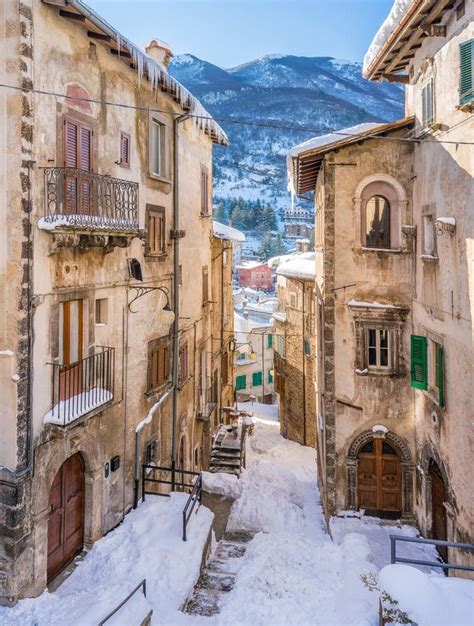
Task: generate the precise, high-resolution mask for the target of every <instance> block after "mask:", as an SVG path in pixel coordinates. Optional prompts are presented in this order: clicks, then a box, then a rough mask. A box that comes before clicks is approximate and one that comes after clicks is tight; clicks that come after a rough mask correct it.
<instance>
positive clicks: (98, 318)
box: [94, 298, 109, 326]
mask: <svg viewBox="0 0 474 626" xmlns="http://www.w3.org/2000/svg"><path fill="white" fill-rule="evenodd" d="M100 303H104V304H103V305H101V304H100ZM102 307H103V308H104V309H105V311H102ZM102 314H104V317H105V321H104V320H103V318H102ZM94 317H95V320H94V321H95V325H96V326H107V324H108V323H109V299H108V298H96V299H95V311H94Z"/></svg>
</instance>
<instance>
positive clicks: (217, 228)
mask: <svg viewBox="0 0 474 626" xmlns="http://www.w3.org/2000/svg"><path fill="white" fill-rule="evenodd" d="M212 228H213V230H214V237H218V238H219V239H228V240H229V241H239V242H241V241H245V235H244V233H242V232H240V230H237V228H233V227H232V226H227V224H221V223H220V222H216V220H213V222H212Z"/></svg>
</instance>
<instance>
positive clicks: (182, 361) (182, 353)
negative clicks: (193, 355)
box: [178, 341, 189, 385]
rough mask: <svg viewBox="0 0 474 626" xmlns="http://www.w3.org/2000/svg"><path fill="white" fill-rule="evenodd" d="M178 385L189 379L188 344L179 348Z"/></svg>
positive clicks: (183, 344)
mask: <svg viewBox="0 0 474 626" xmlns="http://www.w3.org/2000/svg"><path fill="white" fill-rule="evenodd" d="M178 376H179V384H180V385H183V384H184V383H185V382H186V381H187V380H188V378H189V365H188V342H187V341H186V342H185V343H182V344H181V345H180V346H179V374H178Z"/></svg>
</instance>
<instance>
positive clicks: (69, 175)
mask: <svg viewBox="0 0 474 626" xmlns="http://www.w3.org/2000/svg"><path fill="white" fill-rule="evenodd" d="M138 187H139V185H138V183H134V182H131V181H128V180H120V179H118V178H112V176H107V175H104V174H97V173H95V172H88V171H86V170H80V169H75V168H71V167H47V168H45V169H44V188H45V208H44V221H45V222H46V224H47V225H48V224H50V225H51V228H56V227H59V226H61V227H66V228H67V227H71V228H85V229H88V230H112V231H120V232H123V231H136V230H138Z"/></svg>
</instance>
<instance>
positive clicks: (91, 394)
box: [43, 387, 114, 426]
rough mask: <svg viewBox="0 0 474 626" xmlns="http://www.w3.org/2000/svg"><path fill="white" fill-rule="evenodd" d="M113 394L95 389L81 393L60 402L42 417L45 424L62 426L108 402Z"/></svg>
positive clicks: (105, 390) (98, 388)
mask: <svg viewBox="0 0 474 626" xmlns="http://www.w3.org/2000/svg"><path fill="white" fill-rule="evenodd" d="M113 397H114V396H113V394H112V392H111V391H109V390H108V389H101V388H100V387H95V388H94V389H89V390H88V391H83V392H82V393H79V394H77V395H75V396H72V397H71V398H68V399H67V400H61V401H60V402H59V403H58V404H55V405H54V407H53V408H52V409H51V411H49V413H46V415H45V416H44V417H43V422H44V423H45V424H59V425H62V426H64V424H66V423H70V422H73V421H74V420H77V419H79V417H82V416H83V415H86V414H87V413H90V411H93V410H94V409H97V408H98V407H99V406H102V405H103V404H106V403H107V402H110V401H111V400H112V399H113Z"/></svg>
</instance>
